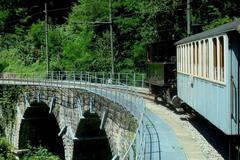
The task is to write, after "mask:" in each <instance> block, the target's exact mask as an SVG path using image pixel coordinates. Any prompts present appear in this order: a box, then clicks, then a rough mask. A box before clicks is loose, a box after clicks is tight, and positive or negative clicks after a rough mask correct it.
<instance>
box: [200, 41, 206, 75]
mask: <svg viewBox="0 0 240 160" xmlns="http://www.w3.org/2000/svg"><path fill="white" fill-rule="evenodd" d="M200 50H201V55H200V62H201V64H200V66H201V67H200V68H201V76H202V77H203V75H204V74H203V72H204V63H203V61H204V54H205V53H204V52H203V51H204V50H203V41H201V48H200Z"/></svg>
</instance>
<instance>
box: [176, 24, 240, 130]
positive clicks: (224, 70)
mask: <svg viewBox="0 0 240 160" xmlns="http://www.w3.org/2000/svg"><path fill="white" fill-rule="evenodd" d="M175 44H176V46H177V92H178V96H179V97H180V98H181V99H182V100H183V101H184V102H186V103H187V104H188V105H189V106H191V107H192V108H193V109H194V110H195V111H197V112H198V113H199V114H201V115H202V116H203V117H205V118H206V119H208V120H209V121H210V122H211V123H212V124H214V125H215V126H216V127H217V128H219V129H220V130H222V131H223V132H224V133H225V134H227V135H239V130H240V126H239V124H240V116H239V114H240V108H239V104H240V101H239V96H240V95H239V85H240V79H239V78H240V75H239V58H240V22H237V21H235V22H231V23H228V24H225V25H222V26H219V27H217V28H215V29H212V30H209V31H206V32H202V33H199V34H196V35H193V36H190V37H188V38H185V39H182V40H180V41H178V42H176V43H175Z"/></svg>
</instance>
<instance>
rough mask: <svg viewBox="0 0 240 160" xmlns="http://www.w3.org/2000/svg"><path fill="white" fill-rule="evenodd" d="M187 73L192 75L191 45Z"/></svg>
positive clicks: (190, 46)
mask: <svg viewBox="0 0 240 160" xmlns="http://www.w3.org/2000/svg"><path fill="white" fill-rule="evenodd" d="M189 73H190V74H192V44H191V43H190V44H189Z"/></svg>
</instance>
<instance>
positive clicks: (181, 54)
mask: <svg viewBox="0 0 240 160" xmlns="http://www.w3.org/2000/svg"><path fill="white" fill-rule="evenodd" d="M182 50H183V46H181V51H180V52H181V53H180V56H181V72H183V52H182Z"/></svg>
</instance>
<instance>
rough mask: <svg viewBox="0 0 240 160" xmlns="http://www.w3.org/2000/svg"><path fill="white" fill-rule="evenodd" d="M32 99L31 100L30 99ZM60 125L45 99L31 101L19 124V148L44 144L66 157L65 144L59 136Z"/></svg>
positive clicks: (53, 151)
mask: <svg viewBox="0 0 240 160" xmlns="http://www.w3.org/2000/svg"><path fill="white" fill-rule="evenodd" d="M29 101H30V100H29ZM59 131H60V126H59V123H58V121H57V118H56V116H55V115H54V114H53V113H49V107H48V105H47V103H46V102H44V101H39V102H38V101H36V100H32V101H30V106H29V107H27V108H26V107H25V110H24V112H23V117H22V119H21V122H20V126H19V139H18V140H19V143H18V148H19V149H25V148H28V147H29V146H28V145H30V146H32V147H38V146H44V147H46V148H48V150H49V151H50V152H52V153H53V154H55V155H58V156H59V157H60V158H61V159H64V145H63V140H62V137H59V136H58V133H59Z"/></svg>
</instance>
